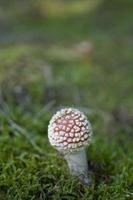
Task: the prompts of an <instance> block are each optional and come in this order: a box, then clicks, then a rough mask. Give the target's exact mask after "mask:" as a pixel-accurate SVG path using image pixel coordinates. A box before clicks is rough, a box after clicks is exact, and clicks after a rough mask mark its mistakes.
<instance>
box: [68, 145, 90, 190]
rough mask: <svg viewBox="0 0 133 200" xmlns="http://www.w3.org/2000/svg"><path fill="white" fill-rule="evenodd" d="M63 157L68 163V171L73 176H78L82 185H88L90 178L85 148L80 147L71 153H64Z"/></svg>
mask: <svg viewBox="0 0 133 200" xmlns="http://www.w3.org/2000/svg"><path fill="white" fill-rule="evenodd" d="M65 159H66V161H67V163H68V166H69V169H70V173H71V174H72V175H74V176H78V177H79V179H80V180H81V182H82V183H83V184H84V185H87V186H90V185H91V184H92V179H91V176H90V175H89V171H88V163H87V158H86V152H85V150H84V149H82V150H79V151H76V152H73V153H69V154H66V155H65Z"/></svg>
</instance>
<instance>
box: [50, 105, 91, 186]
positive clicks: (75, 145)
mask: <svg viewBox="0 0 133 200" xmlns="http://www.w3.org/2000/svg"><path fill="white" fill-rule="evenodd" d="M91 136H92V128H91V124H90V123H89V121H88V120H87V118H86V116H85V115H84V114H83V113H82V112H80V111H79V110H77V109H74V108H66V109H61V110H60V111H58V112H57V113H56V114H55V115H53V117H52V119H51V120H50V123H49V126H48V138H49V142H50V144H51V145H52V146H53V147H54V148H55V149H57V150H58V151H59V152H61V153H62V154H63V155H64V157H65V159H66V161H67V163H68V166H69V169H70V173H71V174H72V175H75V176H78V177H79V178H80V180H81V182H82V183H83V184H84V185H91V183H92V181H91V177H90V176H89V175H88V163H87V158H86V153H85V147H86V146H88V145H89V144H90V141H91Z"/></svg>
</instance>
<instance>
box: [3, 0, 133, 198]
mask: <svg viewBox="0 0 133 200" xmlns="http://www.w3.org/2000/svg"><path fill="white" fill-rule="evenodd" d="M132 8H133V2H132V0H112V1H108V0H82V1H80V0H51V1H50V0H38V1H34V0H23V1H19V0H12V1H6V0H0V120H1V121H0V140H1V142H0V147H1V149H4V150H3V153H2V154H1V160H2V161H1V162H7V160H8V158H11V156H16V151H17V156H18V155H19V154H21V153H22V152H25V149H26V151H29V152H31V149H30V147H29V146H28V144H27V143H26V142H25V143H23V144H22V143H21V139H22V138H21V137H23V136H24V137H25V135H26V137H25V138H26V139H27V135H30V133H31V135H30V138H34V139H33V140H34V141H35V144H38V145H39V146H41V148H42V149H43V150H44V151H45V148H46V146H47V148H49V145H48V144H47V143H48V142H47V125H48V121H49V119H50V116H51V114H52V113H54V112H55V110H57V109H58V108H59V107H62V106H74V107H77V108H80V109H81V110H83V111H84V112H85V113H86V114H87V116H88V117H89V118H90V120H91V122H92V123H93V126H94V132H95V135H96V136H95V137H96V139H97V140H98V141H99V139H98V138H100V137H101V135H103V134H104V136H105V137H104V139H105V140H108V141H109V142H110V141H111V140H113V139H112V138H113V137H115V140H116V137H118V138H117V139H118V140H117V143H116V146H117V145H120V146H123V145H124V144H125V149H128V148H129V147H130V146H131V138H132V135H131V134H132V131H133V128H132V126H133V68H132V67H133V37H132V36H133V9H132ZM18 124H19V126H21V127H18ZM14 127H15V128H14ZM22 129H24V130H22ZM16 130H17V131H18V132H21V134H20V135H21V136H18V133H16V132H15V131H16ZM25 130H26V131H27V132H28V134H27V132H26V131H25ZM25 132H26V134H25ZM29 132H30V133H29ZM14 135H15V136H14ZM44 135H45V136H46V139H45V140H46V146H45V147H44V142H45V141H44V140H42V138H44ZM12 137H13V138H14V137H15V138H16V137H17V139H15V140H14V139H12V140H10V142H9V138H12ZM123 137H124V139H123V140H122V138H123ZM125 138H126V139H125ZM28 140H29V139H28ZM100 140H101V139H100ZM100 144H101V143H99V145H100ZM14 145H15V147H16V148H14V149H13V146H14ZM31 145H32V144H31ZM96 145H98V142H97V143H96ZM94 146H95V144H94ZM112 148H113V147H112ZM123 148H124V146H123ZM105 149H106V148H105ZM11 150H12V154H10V151H11ZM103 151H104V148H103ZM129 151H130V152H131V148H130V150H129ZM110 154H111V151H110ZM127 154H128V155H129V152H128V153H127ZM95 158H96V151H95V150H94V151H93V154H92V160H95ZM13 159H14V158H13ZM101 160H102V159H101ZM105 162H106V158H105ZM2 180H4V179H2ZM6 184H7V185H8V183H6ZM9 185H10V184H9ZM7 187H8V186H7ZM13 191H15V188H13ZM5 193H6V192H5ZM5 193H4V194H5ZM2 194H3V193H2ZM1 199H2V197H1Z"/></svg>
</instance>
